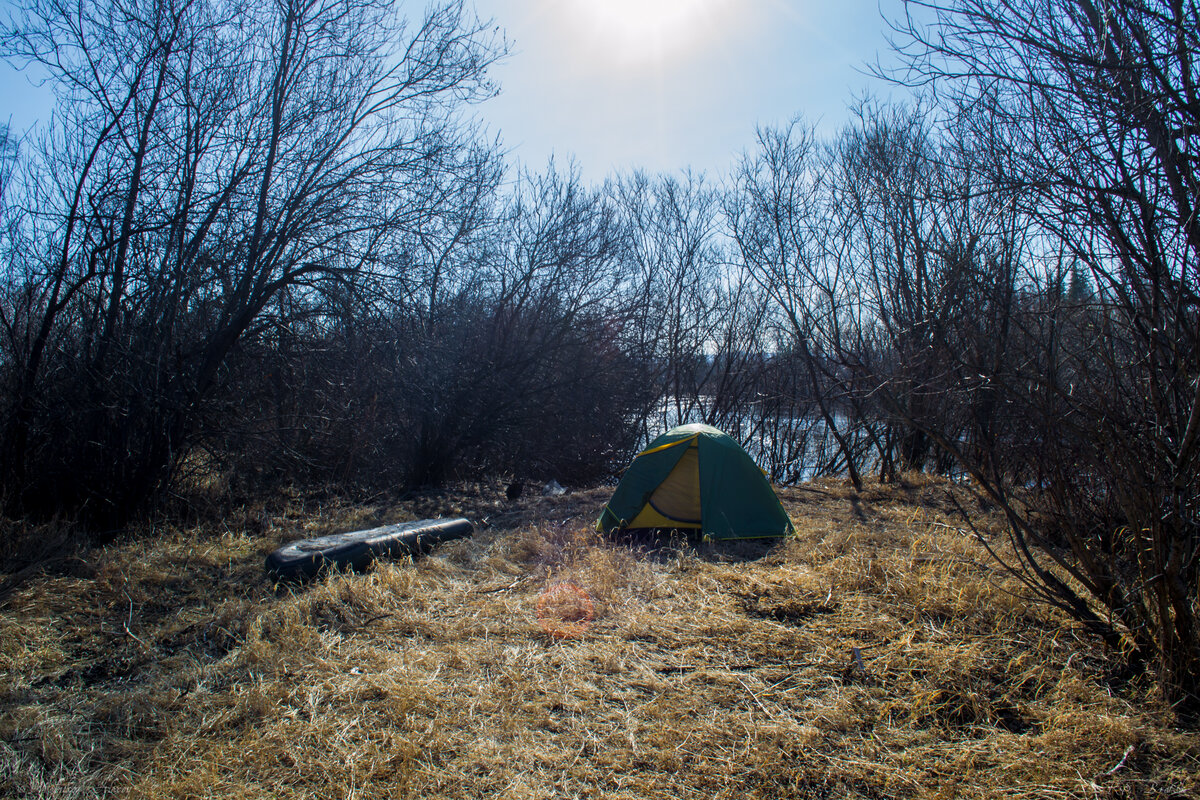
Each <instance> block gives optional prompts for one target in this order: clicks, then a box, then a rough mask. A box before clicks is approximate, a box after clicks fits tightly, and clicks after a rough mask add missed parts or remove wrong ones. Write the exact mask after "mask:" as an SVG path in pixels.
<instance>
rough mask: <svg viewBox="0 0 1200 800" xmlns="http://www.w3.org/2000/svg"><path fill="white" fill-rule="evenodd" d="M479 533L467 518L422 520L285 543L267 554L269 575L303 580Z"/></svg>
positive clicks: (413, 552) (423, 549)
mask: <svg viewBox="0 0 1200 800" xmlns="http://www.w3.org/2000/svg"><path fill="white" fill-rule="evenodd" d="M474 532H475V528H474V527H472V525H471V523H470V522H469V521H468V520H465V519H461V518H460V519H421V520H417V521H416V522H402V523H400V524H399V525H385V526H383V527H382V528H371V529H370V530H365V531H351V532H349V533H335V534H333V535H332V536H319V537H317V538H315V539H302V540H300V541H297V542H291V543H290V544H285V545H284V546H283V547H281V548H279V549H278V550H276V551H275V552H273V553H271V555H269V556H267V576H268V577H269V578H271V579H272V580H275V581H302V580H306V579H308V578H313V577H315V576H317V575H318V574H319V573H320V572H321V571H322V570H324V569H326V568H328V567H331V566H332V567H338V568H341V569H354V570H358V569H363V568H364V567H366V566H367V565H369V564H370V563H371V562H372V561H374V560H375V559H377V558H396V557H399V556H407V555H417V554H419V553H423V552H426V551H428V550H431V549H432V548H433V547H434V546H435V545H438V544H441V543H442V542H448V541H451V540H452V539H462V538H464V537H466V536H470V535H471V534H472V533H474Z"/></svg>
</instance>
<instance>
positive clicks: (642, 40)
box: [476, 0, 903, 180]
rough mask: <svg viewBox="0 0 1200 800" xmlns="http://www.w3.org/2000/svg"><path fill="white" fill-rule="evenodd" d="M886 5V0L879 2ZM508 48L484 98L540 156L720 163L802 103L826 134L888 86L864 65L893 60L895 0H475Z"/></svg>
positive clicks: (585, 162) (588, 169)
mask: <svg viewBox="0 0 1200 800" xmlns="http://www.w3.org/2000/svg"><path fill="white" fill-rule="evenodd" d="M881 4H882V5H881ZM476 7H477V8H478V10H479V13H480V14H481V15H483V16H491V17H493V18H495V20H496V21H497V22H498V23H499V24H500V25H501V26H502V27H504V28H505V30H506V31H507V33H508V35H509V37H510V39H511V40H512V43H513V55H512V56H511V57H510V58H509V59H508V60H507V61H506V62H505V63H503V64H502V65H500V66H499V67H498V68H497V69H496V70H495V77H496V78H497V79H498V80H499V81H500V83H501V85H502V87H503V93H502V94H501V96H500V97H498V98H496V99H495V100H493V101H490V102H489V103H488V104H487V105H486V106H485V107H484V108H483V109H481V115H482V117H483V118H484V119H485V120H486V121H487V122H488V123H489V124H490V125H491V126H492V127H493V128H494V129H498V130H499V132H500V134H501V136H502V138H503V140H504V142H505V143H506V145H508V146H509V147H510V148H511V149H512V151H513V154H514V155H515V156H516V157H517V158H518V159H520V160H521V161H523V162H524V163H526V164H527V165H528V166H530V167H533V168H537V167H539V166H541V165H542V164H544V163H545V161H546V159H547V158H548V157H549V156H550V154H551V153H554V154H555V155H556V157H557V158H558V159H559V160H560V161H565V160H566V159H568V158H569V157H571V156H573V157H574V158H575V160H576V162H577V164H578V166H579V168H580V170H581V171H582V173H583V175H584V177H585V178H587V179H588V180H601V179H603V177H605V176H606V175H608V174H610V173H611V172H612V171H614V170H616V171H628V170H631V169H633V168H637V167H641V168H644V169H647V170H649V171H651V172H675V171H678V170H682V169H684V168H686V167H689V166H690V167H692V168H693V169H696V170H702V171H705V172H708V173H710V174H712V175H714V176H715V175H716V174H719V173H721V172H723V171H725V170H727V169H729V168H730V167H731V166H732V165H733V164H734V163H735V161H736V159H737V157H738V154H739V153H741V152H742V151H743V150H745V149H747V148H749V147H751V146H752V145H753V140H754V131H755V126H756V125H760V124H761V125H779V124H784V123H786V122H787V121H788V120H789V119H791V118H792V117H793V116H795V115H797V114H799V115H802V116H803V117H804V118H805V119H806V120H808V121H810V122H813V123H816V124H817V125H818V130H819V131H820V132H821V133H823V134H831V133H833V132H835V131H836V130H837V129H838V128H840V127H841V126H842V125H843V124H844V123H845V121H846V118H847V105H848V103H849V102H850V101H851V100H852V99H853V98H854V97H855V96H861V95H862V94H863V93H866V92H870V93H872V94H874V95H877V96H888V95H889V94H892V93H894V90H893V89H892V88H891V87H890V86H888V85H887V84H884V83H882V82H880V81H878V80H876V79H874V78H872V77H870V76H869V75H867V74H865V73H866V67H867V65H868V64H870V63H874V62H875V61H876V59H877V58H882V59H883V60H884V61H885V62H886V61H889V60H890V59H891V53H890V51H889V46H888V43H887V38H886V33H887V27H886V24H885V22H884V19H883V15H882V14H881V7H882V12H883V13H886V14H888V15H889V16H892V17H895V16H897V15H898V14H900V13H902V12H903V4H902V2H901V0H476Z"/></svg>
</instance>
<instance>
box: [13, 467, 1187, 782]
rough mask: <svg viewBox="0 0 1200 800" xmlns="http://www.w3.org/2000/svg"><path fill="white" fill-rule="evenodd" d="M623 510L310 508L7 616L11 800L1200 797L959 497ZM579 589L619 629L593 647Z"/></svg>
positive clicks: (118, 554) (132, 550)
mask: <svg viewBox="0 0 1200 800" xmlns="http://www.w3.org/2000/svg"><path fill="white" fill-rule="evenodd" d="M610 491H611V490H608V489H598V490H593V491H589V492H578V493H572V494H568V495H566V496H564V497H558V498H531V499H528V500H525V501H522V502H519V503H509V502H507V501H505V500H504V499H503V494H502V492H500V491H499V487H492V488H486V487H485V488H475V489H471V490H466V489H464V490H463V491H460V492H458V493H455V494H450V495H444V496H440V497H439V496H430V497H423V498H418V499H414V500H409V501H406V502H402V503H399V504H397V505H394V506H390V507H386V508H375V507H366V506H362V507H357V506H355V507H352V506H344V505H331V504H326V505H324V506H317V505H315V504H314V503H313V502H311V501H309V502H306V501H305V500H304V498H293V499H292V500H291V502H289V503H286V504H280V505H279V506H277V507H276V508H274V509H273V510H266V509H262V508H259V509H247V510H245V511H244V512H242V513H240V514H239V515H238V516H237V517H236V518H230V519H227V520H226V521H225V523H224V524H223V525H221V526H214V525H211V524H208V525H203V526H198V527H196V528H193V529H187V530H182V529H162V530H157V531H154V532H153V535H151V536H143V537H141V538H139V539H137V540H134V541H131V542H129V543H124V544H117V545H114V546H111V547H109V548H106V549H104V550H97V551H93V552H91V553H90V554H88V557H87V559H86V562H87V563H86V564H81V563H76V564H75V565H74V566H72V567H70V568H66V567H64V568H58V569H56V570H54V571H52V572H51V573H49V574H43V575H39V576H37V577H35V578H33V579H32V580H29V581H27V582H25V583H24V584H23V585H22V586H21V587H20V588H18V589H17V590H15V591H13V592H11V593H10V594H9V595H8V597H7V598H6V599H5V600H4V602H3V606H2V607H0V795H3V796H12V797H64V798H72V797H81V798H82V797H94V796H117V797H133V798H159V797H172V798H193V797H195V798H199V797H205V798H208V797H220V798H241V797H256V798H259V797H261V798H267V797H271V798H273V797H281V798H402V797H420V798H425V797H429V798H442V797H444V798H483V797H487V798H493V797H494V798H558V797H564V798H567V797H610V798H630V799H631V800H632V799H634V798H637V799H640V798H671V799H672V800H682V798H693V797H694V798H726V797H728V798H759V797H761V798H784V797H797V798H804V797H875V798H884V797H886V798H894V797H895V798H906V797H922V798H933V797H996V798H1023V797H1046V798H1048V797H1102V798H1174V797H1200V734H1198V733H1196V732H1188V731H1180V730H1176V729H1174V728H1173V727H1172V723H1171V718H1170V716H1169V714H1167V713H1166V710H1165V709H1163V708H1162V706H1161V705H1160V703H1159V702H1158V700H1157V699H1156V695H1155V692H1154V687H1153V686H1152V685H1150V684H1149V683H1137V682H1134V683H1129V682H1124V683H1123V682H1121V681H1119V680H1118V676H1114V675H1113V674H1110V671H1109V664H1110V662H1109V661H1108V660H1106V659H1105V657H1104V653H1102V652H1101V651H1100V650H1099V649H1098V647H1097V645H1096V644H1095V643H1094V642H1091V641H1089V640H1086V639H1084V638H1083V637H1082V636H1081V634H1080V633H1079V632H1078V630H1077V628H1076V627H1075V626H1074V625H1073V624H1071V623H1070V622H1068V621H1066V620H1064V619H1062V618H1061V617H1060V616H1058V615H1057V614H1055V613H1053V612H1051V611H1049V610H1046V609H1043V608H1038V607H1030V606H1029V605H1028V604H1026V603H1025V602H1023V601H1022V600H1021V599H1020V598H1019V597H1018V596H1017V587H1016V586H1015V585H1014V584H1013V583H1012V582H1011V581H1010V580H1009V579H1008V578H1006V576H1005V575H1003V574H1002V573H1001V572H999V571H998V570H997V569H996V568H995V567H994V566H992V565H991V564H989V563H987V561H986V559H985V557H984V555H983V554H982V553H981V550H980V548H979V547H978V545H977V544H975V543H974V542H973V540H972V538H971V537H970V536H969V535H967V534H966V533H965V532H964V531H962V530H961V529H960V527H959V525H960V523H959V521H958V520H957V519H956V517H955V515H954V514H953V513H952V507H951V505H950V504H949V503H948V502H947V499H946V492H947V491H948V486H947V485H946V484H943V483H939V482H936V481H917V482H915V483H906V484H903V485H901V486H879V485H872V486H869V487H868V488H867V490H866V491H864V492H863V493H861V494H855V493H854V492H853V491H851V490H850V489H849V488H848V487H847V486H846V485H844V484H842V483H840V482H836V481H827V482H821V483H818V484H813V485H810V486H806V487H801V488H796V489H789V490H785V491H784V492H783V493H782V496H783V499H784V503H785V506H786V507H787V509H788V511H789V513H790V514H791V515H792V518H793V519H794V520H795V521H796V523H797V528H798V535H797V536H796V537H795V538H794V539H792V540H789V541H787V542H785V543H776V544H775V545H774V546H763V545H740V546H735V547H727V548H715V547H714V548H710V547H701V548H699V549H695V548H691V547H688V546H686V544H684V543H676V544H674V545H670V544H667V545H663V544H662V543H654V542H645V541H643V542H636V543H617V542H611V541H605V540H602V539H599V538H598V537H597V536H596V535H595V534H593V533H592V532H591V523H592V521H593V520H594V519H595V517H596V516H597V514H598V512H599V509H600V507H601V506H602V504H603V502H604V501H605V500H606V499H607V497H608V495H609V492H610ZM967 502H974V501H967ZM458 514H464V515H466V516H468V517H470V518H472V519H473V520H475V521H476V522H477V523H478V522H479V521H480V520H482V519H484V518H486V519H487V520H488V522H489V523H490V527H487V528H484V529H482V530H481V531H480V532H479V533H477V534H476V536H475V537H474V538H472V539H470V540H465V541H460V542H455V543H452V544H450V545H447V546H444V547H443V548H441V549H440V550H439V551H437V552H436V553H435V554H433V555H432V556H429V557H426V558H422V559H418V560H416V561H415V562H400V563H390V564H383V565H379V566H377V567H376V568H375V569H374V570H373V571H371V572H370V573H368V574H365V575H337V576H332V577H330V578H328V579H327V580H325V581H323V582H319V583H316V584H313V585H311V586H309V587H307V588H303V589H297V590H290V591H289V590H277V589H275V588H273V587H272V586H270V585H269V584H268V583H267V581H266V579H265V578H264V576H263V569H262V562H263V558H264V557H265V555H266V554H267V553H268V552H269V551H270V550H271V549H273V548H274V547H276V546H277V545H278V544H280V543H281V542H282V541H285V540H288V539H292V538H298V537H301V536H310V535H318V534H321V533H327V532H332V531H338V530H349V529H353V528H356V527H369V526H373V525H376V524H382V523H383V522H390V521H400V520H404V519H413V518H421V517H426V516H440V515H458ZM52 533H53V532H52V531H49V530H47V531H46V532H45V535H46V536H52ZM3 577H4V576H2V575H0V578H3ZM559 581H571V582H573V583H575V584H576V585H578V586H580V587H583V588H584V589H585V590H586V591H587V593H588V594H589V596H590V599H591V602H592V605H593V609H592V612H593V613H592V615H593V617H594V618H593V619H592V620H591V621H590V623H589V624H588V625H587V627H586V630H585V631H583V632H582V633H579V631H578V629H571V630H568V633H578V635H576V636H571V637H568V638H559V637H556V636H554V635H550V634H548V633H547V631H546V629H545V628H544V626H543V624H540V623H539V620H538V618H537V605H538V598H539V595H540V594H541V593H542V592H543V590H544V589H545V588H546V587H547V586H550V585H553V584H554V583H555V582H559ZM554 630H557V629H552V632H553V631H554ZM855 648H857V651H858V653H859V654H860V656H861V663H859V662H858V661H856V659H855V658H854V655H853V654H854V652H855V650H854V649H855Z"/></svg>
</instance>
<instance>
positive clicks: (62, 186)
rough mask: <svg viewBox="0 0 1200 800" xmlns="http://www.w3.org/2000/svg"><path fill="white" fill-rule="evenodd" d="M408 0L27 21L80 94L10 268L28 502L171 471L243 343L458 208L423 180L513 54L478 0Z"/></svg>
mask: <svg viewBox="0 0 1200 800" xmlns="http://www.w3.org/2000/svg"><path fill="white" fill-rule="evenodd" d="M398 14H399V12H398V10H397V8H396V7H395V5H394V4H393V3H391V2H388V1H387V0H380V1H379V2H376V1H375V0H361V1H359V0H355V1H354V2H350V3H333V4H327V3H321V2H315V1H314V0H285V2H280V3H265V2H264V3H258V4H253V3H252V4H250V5H248V6H238V7H231V6H227V5H224V4H221V3H217V2H210V1H209V0H155V2H152V3H150V4H131V5H127V6H126V5H122V4H120V3H118V4H117V5H116V6H114V5H112V4H109V3H94V2H83V3H62V2H59V0H35V2H33V3H32V4H31V5H30V6H29V7H28V9H27V10H26V12H25V14H24V16H23V17H22V19H21V20H20V21H19V23H18V24H17V25H16V27H15V29H14V30H13V31H12V32H10V33H8V34H6V36H5V38H4V42H3V48H4V53H5V54H6V55H7V56H8V57H9V58H10V59H11V60H17V61H21V60H24V61H34V62H37V63H38V64H39V65H41V67H42V68H43V69H45V70H46V71H47V73H48V74H49V76H50V80H51V82H52V83H53V84H54V86H55V88H56V91H57V92H58V93H59V96H60V98H61V102H60V105H59V110H58V111H57V112H56V113H57V116H56V120H55V124H54V125H53V126H52V127H51V128H50V129H49V130H48V132H47V133H46V134H45V136H44V138H43V142H42V147H41V151H40V158H41V160H40V162H39V163H38V164H37V165H36V168H35V175H36V179H37V180H36V182H35V183H33V184H31V185H30V186H29V191H28V194H27V195H26V197H25V198H24V200H25V202H26V203H27V205H28V207H29V208H30V209H31V210H34V211H35V212H36V213H35V214H34V217H33V222H32V224H31V225H30V226H29V228H28V230H27V234H26V235H27V237H28V238H27V241H26V247H25V249H24V257H23V258H22V259H21V260H20V262H19V263H18V264H16V265H13V266H12V267H10V272H9V274H8V275H6V276H5V277H6V282H7V283H8V284H9V286H10V290H11V291H13V292H14V293H15V295H14V296H16V297H18V298H19V300H18V302H16V303H15V304H14V305H13V306H12V307H11V308H10V309H8V313H9V319H7V320H6V321H5V322H6V330H7V331H8V332H9V337H8V340H7V341H6V343H5V346H6V348H7V349H8V353H9V354H10V355H9V357H10V358H11V359H12V361H13V364H14V365H15V368H14V369H13V370H12V375H11V376H10V381H9V383H8V385H7V386H6V387H5V389H4V394H3V397H4V401H5V408H4V409H3V438H2V443H0V447H2V452H3V459H2V461H3V464H4V468H3V469H4V473H3V476H2V480H3V485H4V487H5V490H6V495H7V497H8V499H9V501H10V502H11V503H13V504H15V506H16V507H18V508H25V509H28V510H35V509H39V508H40V509H54V508H58V507H60V506H62V505H63V504H66V505H68V506H73V507H75V508H83V509H86V510H87V511H88V513H89V514H91V515H92V516H93V517H96V518H102V519H109V520H112V521H119V519H120V518H121V517H122V516H123V515H125V514H127V513H128V512H129V511H130V510H131V509H132V508H134V507H136V506H137V505H138V504H140V503H142V502H144V501H145V500H146V499H147V498H148V497H152V496H153V495H154V494H155V493H156V492H157V491H159V490H160V489H161V488H162V487H163V486H164V485H165V484H166V482H167V481H168V480H169V478H170V475H171V473H172V470H173V468H174V467H175V466H176V465H177V464H178V463H179V460H180V458H181V457H182V455H183V454H185V453H186V451H187V449H188V446H189V444H190V443H191V442H193V441H194V439H195V436H196V434H197V432H198V431H199V430H200V429H201V428H202V427H203V425H202V422H203V420H204V418H205V415H206V413H207V410H208V409H209V407H210V406H211V405H212V404H213V403H214V402H218V404H219V400H220V395H221V392H220V386H221V383H222V380H223V375H224V373H225V370H226V367H227V366H228V365H229V363H230V358H231V357H232V356H234V355H235V354H236V352H237V351H238V348H239V347H241V346H243V345H244V344H246V343H247V342H251V341H253V340H254V339H255V338H256V337H259V336H263V335H267V333H268V332H269V331H270V330H271V329H272V328H273V327H274V326H277V325H278V324H279V322H280V320H279V319H278V317H279V315H280V314H285V313H286V314H311V313H316V312H317V310H318V308H319V305H320V302H319V301H320V298H321V297H324V296H326V295H328V294H329V293H330V292H338V291H342V289H343V288H344V287H347V286H351V285H354V284H356V282H357V281H359V280H360V278H361V277H362V276H363V275H365V274H367V273H370V272H372V271H375V270H377V269H378V268H379V265H380V254H381V253H383V252H385V251H386V248H387V247H388V245H389V244H390V240H391V239H392V238H393V237H395V236H397V235H400V234H401V233H403V232H406V231H410V230H412V229H414V228H418V227H420V226H421V225H423V224H427V223H428V221H429V219H430V218H431V217H432V216H433V215H435V214H436V213H437V211H438V209H437V206H436V203H435V202H431V201H430V199H429V198H427V197H423V196H422V195H421V193H420V191H419V190H418V188H417V187H420V186H424V185H427V182H425V181H422V180H417V179H416V178H418V177H420V176H422V175H427V174H428V173H429V172H431V171H437V170H438V169H440V168H441V167H439V165H448V164H454V163H457V161H456V159H455V154H456V153H458V152H459V151H460V150H461V149H462V148H463V147H465V146H466V145H467V143H466V142H465V141H464V135H463V129H462V128H461V126H460V125H459V123H458V120H457V118H456V115H455V108H456V107H457V105H458V104H460V103H462V102H464V101H470V100H474V99H479V98H481V97H484V96H486V95H487V94H489V93H490V92H491V87H490V86H489V84H488V83H487V81H486V78H485V73H486V70H487V67H488V65H489V64H490V63H491V61H492V60H493V59H494V58H495V57H496V55H497V53H498V52H499V51H498V50H497V48H496V46H495V42H494V41H493V40H492V38H491V37H492V33H491V29H490V28H489V27H488V26H486V25H484V24H482V23H480V22H479V21H478V20H476V19H474V18H473V17H472V16H470V15H469V14H468V13H467V12H466V10H465V9H464V6H463V3H462V2H451V3H448V4H445V5H442V6H437V7H434V8H432V9H431V10H430V11H429V12H428V14H427V15H426V16H425V18H424V19H423V21H421V22H420V24H418V25H417V26H415V28H413V29H411V30H407V29H406V28H405V26H404V24H403V22H402V20H401V19H400V17H399V16H398ZM473 177H474V176H471V175H466V176H462V178H463V180H466V181H470V180H472V179H473ZM285 298H286V299H285Z"/></svg>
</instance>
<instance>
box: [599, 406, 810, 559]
mask: <svg viewBox="0 0 1200 800" xmlns="http://www.w3.org/2000/svg"><path fill="white" fill-rule="evenodd" d="M596 528H597V530H599V531H601V532H602V533H608V532H610V531H613V530H624V529H626V528H678V529H680V530H696V531H699V532H700V533H701V534H702V535H703V536H704V538H706V539H759V538H765V537H770V536H784V535H786V534H788V533H790V532H792V530H793V528H792V523H791V520H789V519H788V516H787V513H786V512H785V511H784V510H783V506H782V505H781V504H780V502H779V498H778V497H776V495H775V490H773V489H772V488H771V484H770V483H768V482H767V479H766V477H764V475H763V472H762V470H760V469H759V468H758V466H757V465H756V464H755V463H754V459H752V458H750V456H749V455H747V454H746V451H745V450H743V449H742V448H741V445H739V444H738V443H737V442H735V441H734V440H733V439H731V438H730V437H729V436H728V435H727V434H725V433H722V432H721V431H719V430H717V429H716V428H713V427H711V426H709V425H680V426H679V427H677V428H672V429H671V430H670V431H668V432H667V433H664V434H663V435H662V436H659V437H658V438H657V439H655V440H654V441H653V442H651V443H650V446H649V447H647V448H646V449H645V450H643V451H642V452H641V453H639V454H638V455H637V457H636V458H634V459H633V463H631V464H630V465H629V469H627V470H626V471H625V475H624V477H622V478H621V483H620V484H619V485H618V486H617V490H616V491H615V492H614V493H613V496H612V499H611V500H609V501H608V505H606V506H605V507H604V511H603V513H601V514H600V519H599V520H597V521H596Z"/></svg>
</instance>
